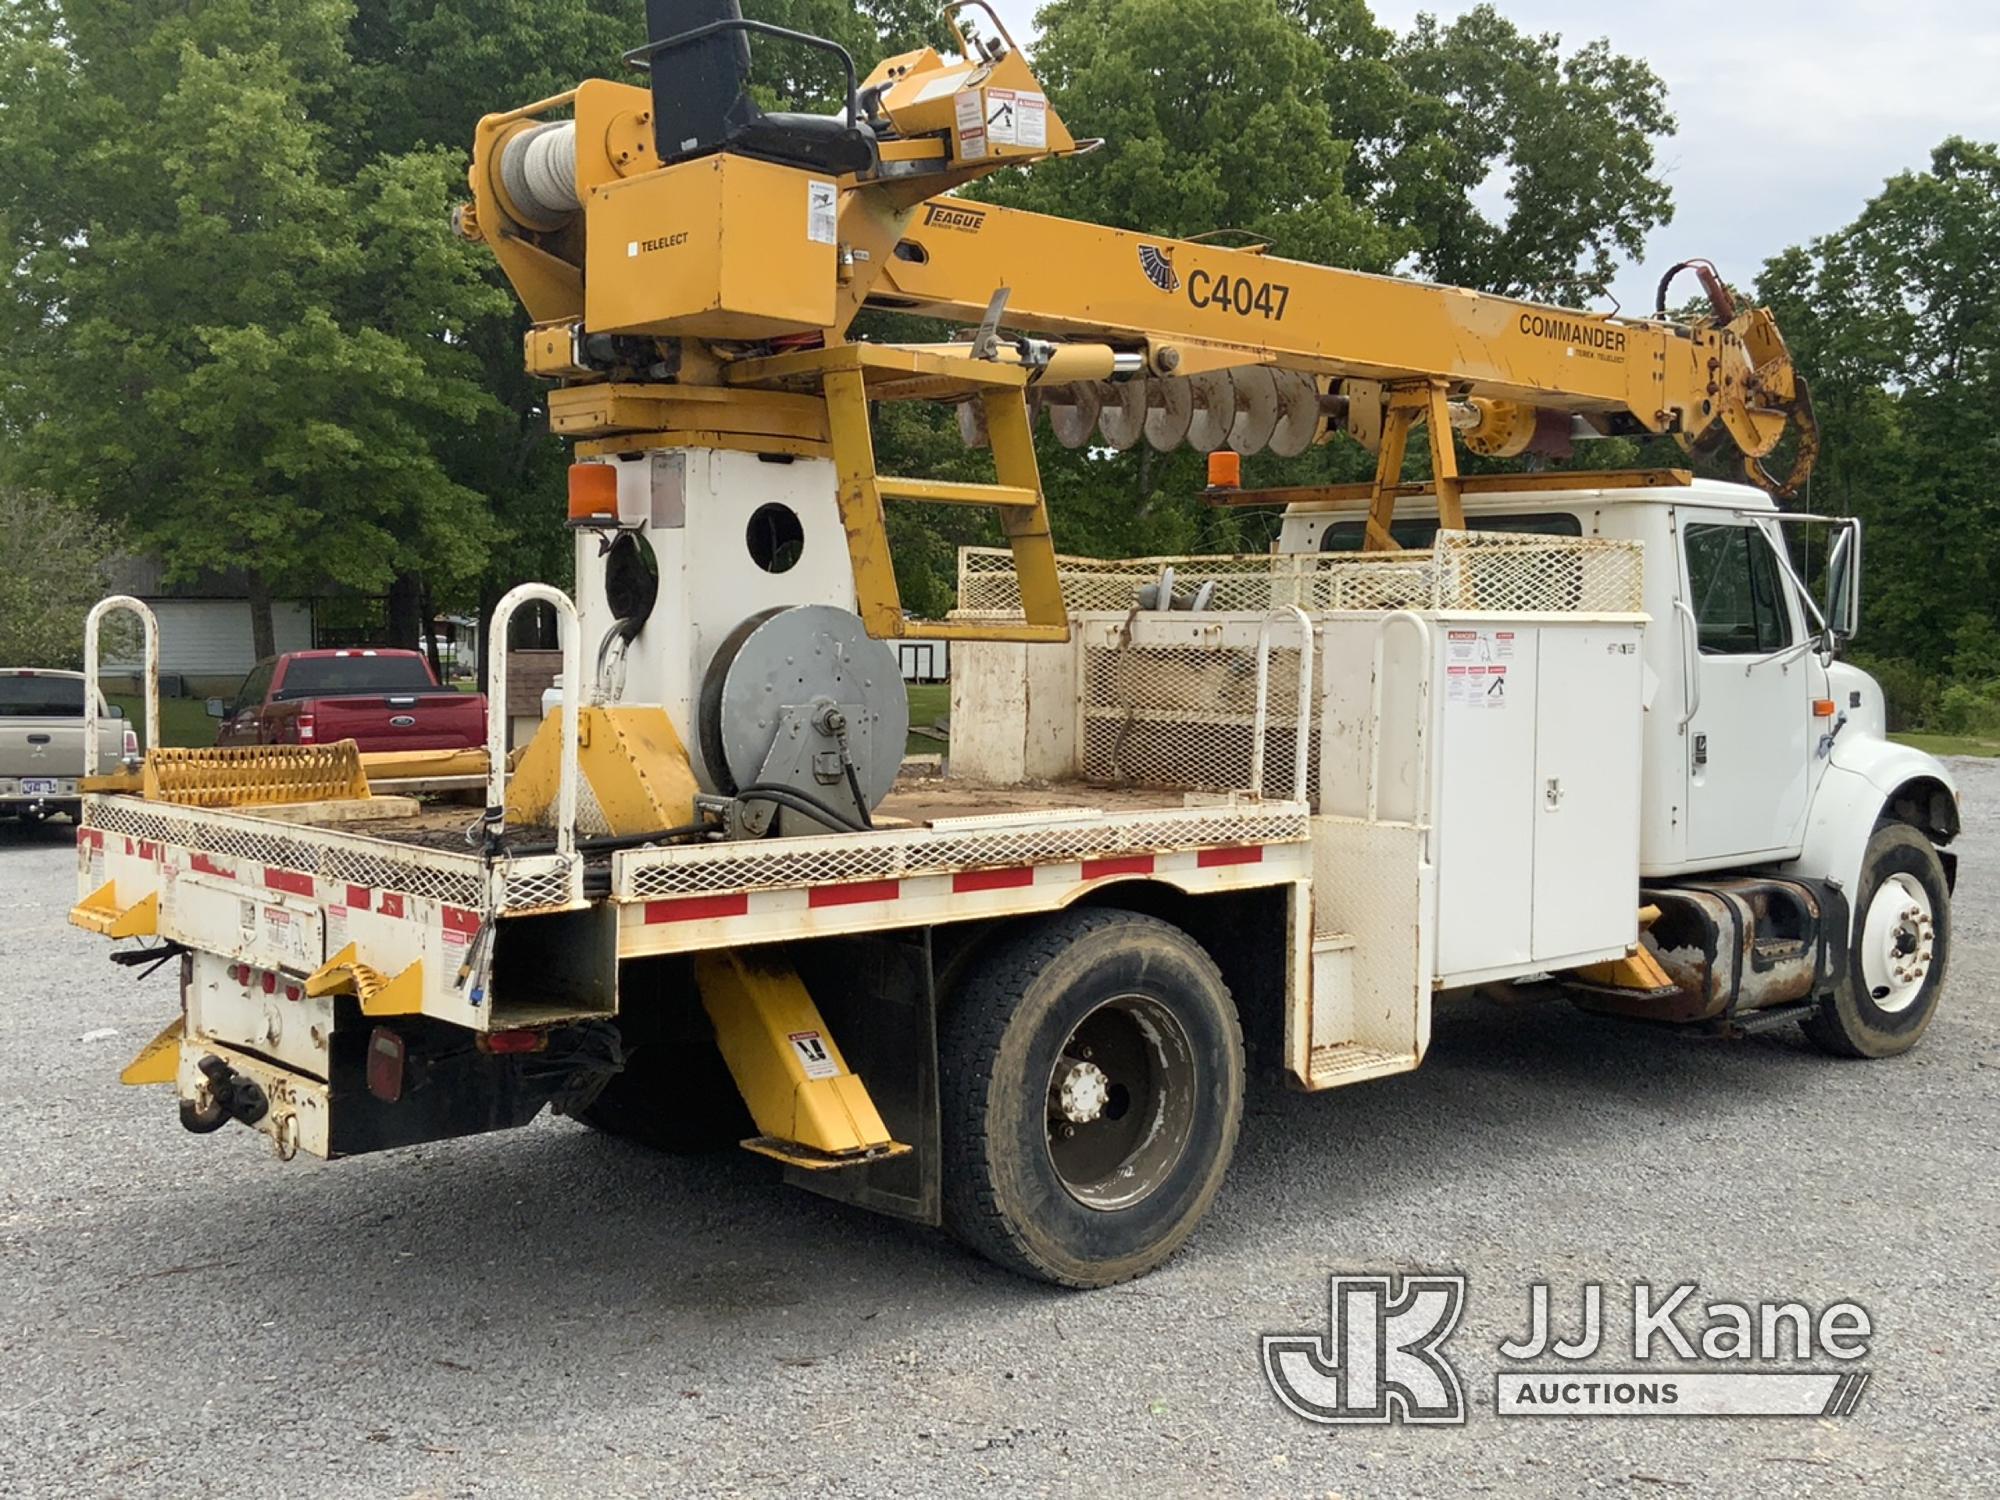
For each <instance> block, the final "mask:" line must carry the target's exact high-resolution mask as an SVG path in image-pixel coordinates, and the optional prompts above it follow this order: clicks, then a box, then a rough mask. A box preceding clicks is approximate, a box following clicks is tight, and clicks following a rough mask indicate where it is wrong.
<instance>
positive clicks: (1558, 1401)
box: [1263, 1273, 1873, 1426]
mask: <svg viewBox="0 0 2000 1500" xmlns="http://www.w3.org/2000/svg"><path fill="white" fill-rule="evenodd" d="M1697 1291H1698V1288H1697V1287H1696V1285H1695V1284H1694V1283H1692V1282H1687V1283H1682V1284H1680V1285H1677V1286H1673V1287H1670V1288H1656V1287H1654V1286H1653V1285H1652V1284H1651V1283H1650V1282H1643V1281H1642V1282H1637V1283H1635V1284H1634V1285H1633V1286H1632V1287H1631V1288H1630V1289H1629V1292H1627V1293H1626V1294H1625V1295H1626V1296H1627V1297H1628V1299H1629V1310H1630V1320H1629V1326H1630V1329H1631V1342H1630V1352H1631V1358H1632V1360H1633V1361H1634V1362H1635V1363H1636V1364H1638V1365H1640V1366H1642V1367H1643V1368H1638V1369H1617V1370H1607V1369H1603V1368H1600V1367H1598V1366H1596V1365H1589V1366H1585V1365H1583V1364H1582V1362H1583V1361H1586V1360H1590V1359H1592V1358H1593V1357H1594V1356H1596V1355H1598V1354H1599V1353H1601V1352H1607V1351H1608V1349H1609V1347H1610V1346H1608V1345H1607V1343H1606V1338H1605V1316H1604V1313H1605V1300H1606V1299H1605V1289H1604V1287H1603V1285H1602V1284H1601V1283H1598V1282H1586V1283H1584V1284H1583V1286H1582V1288H1581V1296H1580V1300H1579V1303H1578V1307H1579V1314H1580V1315H1579V1318H1578V1321H1577V1323H1576V1324H1575V1325H1574V1327H1573V1329H1572V1330H1570V1332H1569V1336H1565V1334H1564V1333H1563V1332H1562V1331H1559V1330H1558V1328H1557V1326H1556V1322H1555V1314H1554V1312H1553V1310H1552V1307H1551V1296H1550V1290H1549V1286H1548V1284H1547V1283H1546V1282H1537V1283H1535V1284H1534V1285H1533V1286H1531V1287H1530V1288H1529V1289H1528V1308H1527V1314H1528V1323H1527V1328H1526V1330H1525V1331H1524V1332H1523V1333H1522V1334H1521V1335H1520V1336H1519V1337H1516V1338H1509V1339H1505V1340H1503V1341H1502V1342H1501V1343H1500V1345H1499V1346H1498V1354H1499V1357H1500V1360H1501V1366H1500V1368H1499V1370H1498V1371H1497V1372H1496V1374H1495V1376H1494V1400H1493V1409H1494V1411H1495V1413H1496V1414H1498V1415H1500V1416H1738V1417H1782V1416H1826V1417H1838V1416H1846V1415H1848V1414H1850V1413H1852V1412H1853V1411H1854V1409H1855V1408H1856V1407H1857V1406H1858V1405H1859V1404H1860V1401H1861V1394H1862V1392H1863V1391H1864V1390H1865V1389H1866V1387H1867V1384H1868V1374H1867V1372H1866V1371H1863V1370H1856V1369H1853V1368H1851V1365H1852V1362H1853V1361H1855V1360H1859V1359H1861V1358H1863V1357H1865V1356H1866V1355H1867V1353H1868V1342H1867V1341H1868V1339H1869V1337H1870V1335H1871V1334H1872V1332H1873V1323H1872V1321H1871V1320H1870V1318H1869V1316H1868V1312H1867V1310H1866V1309H1865V1308H1863V1307H1861V1306H1860V1305H1859V1304H1857V1303H1854V1302H1835V1303H1832V1304H1831V1305H1829V1306H1827V1307H1825V1308H1824V1309H1822V1310H1820V1311H1819V1312H1818V1313H1816V1314H1815V1313H1814V1312H1813V1310H1812V1309H1811V1308H1809V1307H1807V1306H1806V1305H1805V1304H1804V1303H1801V1302H1758V1303H1754V1304H1752V1303H1741V1302H1728V1301H1719V1300H1718V1301H1712V1302H1708V1303H1705V1304H1700V1303H1698V1302H1697ZM1327 1303H1328V1309H1327V1325H1326V1330H1325V1331H1324V1332H1311V1333H1295V1334H1267V1335H1265V1337H1264V1339H1263V1360H1264V1377H1265V1379H1266V1380H1268V1381H1269V1382H1270V1386H1271V1390H1272V1392H1273V1394H1275V1395H1276V1396H1277V1398H1278V1400H1279V1401H1280V1402H1281V1403H1282V1404H1283V1405H1284V1407H1285V1408H1286V1409H1287V1410H1288V1411H1291V1412H1293V1413H1294V1414H1296V1415H1297V1416H1300V1417H1303V1418H1305V1419H1306V1420H1307V1421H1309V1422H1315V1423H1321V1424H1324V1425H1329V1426H1334V1425H1344V1424H1350V1423H1389V1422H1395V1423H1408V1424H1413V1425H1446V1426H1457V1425H1462V1424H1463V1423H1464V1422H1465V1419H1466V1399H1465V1387H1464V1383H1463V1380H1462V1379H1461V1376H1460V1373H1459V1370H1458V1367H1457V1366H1456V1364H1454V1362H1453V1360H1452V1358H1451V1356H1450V1355H1448V1354H1447V1353H1446V1351H1445V1344H1446V1343H1447V1341H1448V1340H1449V1339H1450V1338H1451V1336H1452V1334H1453V1332H1454V1331H1455V1330H1456V1329H1457V1327H1458V1324H1459V1320H1460V1318H1461V1317H1462V1315H1463V1314H1464V1311H1465V1305H1466V1279H1465V1277H1463V1276H1460V1275H1451V1274H1436V1273H1431V1274H1424V1275H1407V1276H1403V1277H1401V1278H1400V1279H1399V1278H1396V1277H1392V1276H1387V1275H1361V1276H1332V1277H1329V1278H1328V1279H1327ZM1822 1358H1824V1359H1828V1360H1833V1361H1837V1362H1839V1365H1838V1366H1837V1367H1835V1368H1824V1367H1822V1368H1817V1369H1811V1368H1808V1369H1801V1368H1799V1366H1800V1365H1801V1364H1804V1363H1808V1362H1817V1361H1819V1360H1820V1359H1822ZM1842 1366H1844V1367H1845V1368H1843V1367H1842Z"/></svg>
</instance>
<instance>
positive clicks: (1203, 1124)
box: [938, 910, 1244, 1287]
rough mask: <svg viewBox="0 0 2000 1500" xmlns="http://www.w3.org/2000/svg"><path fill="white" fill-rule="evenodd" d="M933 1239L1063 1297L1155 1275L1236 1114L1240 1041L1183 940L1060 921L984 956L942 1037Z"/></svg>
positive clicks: (1197, 1205) (1091, 921)
mask: <svg viewBox="0 0 2000 1500" xmlns="http://www.w3.org/2000/svg"><path fill="white" fill-rule="evenodd" d="M938 1052H939V1056H938V1063H939V1085H940V1096H941V1103H942V1134H943V1143H944V1173H943V1176H944V1183H943V1187H944V1217H945V1224H946V1226H947V1227H948V1228H949V1229H950V1230H951V1231H952V1233H953V1234H955V1235H956V1236H957V1237H958V1238H959V1239H960V1240H961V1241H963V1242H964V1243H965V1244H966V1245H967V1246H969V1247H970V1248H971V1249H973V1250H975V1251H977V1252H978V1253H979V1254H981V1255H983V1256H985V1257H986V1258H987V1259H988V1260H990V1261H992V1262H994V1263H995V1264H996V1265H999V1266H1002V1267H1004V1268H1006V1269H1007V1270H1010V1271H1014V1272H1017V1273H1019V1274H1020V1275H1023V1276H1030V1277H1034V1278H1037V1279H1039V1280H1043V1281H1050V1282H1054V1283H1056V1284H1057V1285H1060V1286H1072V1287H1097V1286H1108V1285H1110V1284H1112V1283H1113V1282H1118V1281H1125V1280H1129V1279H1130V1278H1132V1277H1134V1276H1139V1275H1143V1274H1144V1273H1145V1272H1147V1271H1150V1270H1152V1269H1153V1268H1154V1267H1155V1266H1157V1265H1159V1264H1160V1263H1161V1262H1162V1261H1164V1260H1166V1259H1167V1257H1168V1256H1170V1255H1172V1254H1173V1253H1174V1251H1175V1250H1177V1249H1179V1248H1180V1246H1181V1244H1182V1242H1183V1241H1185V1240H1186V1239H1187V1237H1188V1236H1189V1235H1190V1234H1191V1233H1193V1231H1194V1227H1195V1225H1196V1224H1197V1223H1199V1222H1200V1220H1201V1217H1202V1215H1203V1214H1204V1213H1206V1212H1207V1211H1208V1207H1209V1205H1210V1204H1211V1203H1212V1202H1214V1200H1215V1195H1216V1193H1217V1192H1218V1191H1219V1190H1220V1188H1221V1186H1222V1177H1223V1173H1224V1172H1225V1171H1226V1170H1227V1169H1228V1166H1229V1158H1230V1156H1231V1154H1232V1153H1233V1152H1234V1151H1235V1148H1236V1137H1237V1132H1238V1128H1239V1126H1240V1125H1241V1122H1242V1115H1243V1079H1244V1065H1243V1034H1242V1031H1241V1028H1240V1027H1239V1025H1238V1022H1237V1016H1236V1007H1235V1004H1234V1002H1233V1001H1232V1000H1231V998H1230V995H1229V989H1228V987H1227V986H1226V985H1225V984H1224V983H1223V980H1222V975H1221V972H1220V971H1219V970H1218V969H1217V968H1216V966H1215V963H1214V961H1213V960H1211V959H1210V958H1209V956H1208V954H1207V953H1206V952H1204V951H1203V950H1202V948H1201V946H1200V945H1199V944H1197V943H1196V942H1195V941H1194V939H1192V938H1191V937H1189V936H1188V935H1187V934H1186V933H1184V932H1182V931H1181V930H1180V929H1179V928H1176V927H1172V926H1169V925H1168V924H1167V923H1165V922H1161V921H1157V920H1155V919H1154V918H1151V917H1146V916H1140V915H1137V914H1134V913H1131V912H1122V911H1103V910H1084V911H1068V912H1063V913H1061V914H1059V915H1057V916H1054V917H1051V918H1048V919H1045V920H1039V921H1035V922H1033V923H1031V924H1028V925H1025V926H1024V927H1023V928H1022V929H1021V931H1020V932H1019V933H1018V934H1016V935H1014V936H1012V937H1011V938H1009V939H1005V940H1003V941H1001V942H1000V943H999V944H997V945H996V946H995V947H994V948H993V949H992V950H990V951H989V952H987V953H986V954H985V955H984V956H983V957H982V960H981V962H980V964H979V968H978V972H977V973H975V974H974V975H973V976H972V977H971V978H970V979H969V980H968V981H967V982H966V983H965V985H964V986H963V988H962V989H961V991H960V992H959V994H958V995H957V996H956V998H955V1000H954V1001H953V1003H952V1004H951V1005H950V1007H949V1008H948V1009H947V1011H946V1013H945V1015H944V1017H943V1018H942V1023H941V1025H940V1028H939V1037H938Z"/></svg>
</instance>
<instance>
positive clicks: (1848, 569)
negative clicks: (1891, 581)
mask: <svg viewBox="0 0 2000 1500" xmlns="http://www.w3.org/2000/svg"><path fill="white" fill-rule="evenodd" d="M1820 614H1821V615H1823V616H1824V617H1825V619H1826V628H1827V632H1828V634H1830V635H1831V636H1832V637H1833V640H1834V643H1835V644H1836V645H1844V644H1846V643H1847V642H1848V641H1851V640H1853V639H1854V636H1855V632H1856V631H1858V630H1859V629H1860V628H1861V523H1860V522H1859V521H1853V520H1849V521H1843V522H1842V523H1841V525H1840V532H1839V534H1838V535H1837V536H1835V537H1834V539H1833V546H1832V548H1831V549H1830V550H1829V551H1828V553H1827V558H1826V595H1825V598H1824V600H1823V601H1822V603H1821V606H1820Z"/></svg>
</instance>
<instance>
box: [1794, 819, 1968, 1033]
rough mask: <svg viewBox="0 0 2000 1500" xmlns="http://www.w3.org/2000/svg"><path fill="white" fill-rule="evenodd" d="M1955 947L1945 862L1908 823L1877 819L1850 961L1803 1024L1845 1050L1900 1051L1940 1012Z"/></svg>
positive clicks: (1858, 895) (1858, 897)
mask: <svg viewBox="0 0 2000 1500" xmlns="http://www.w3.org/2000/svg"><path fill="white" fill-rule="evenodd" d="M1950 951H1951V891H1950V888H1949V887H1948V886H1947V885H1946V883H1945V878H1944V862H1943V861H1942V860H1940V859H1939V858H1938V852H1937V849H1936V848H1935V847H1934V846H1933V845H1932V843H1931V841H1930V840H1929V839H1928V838H1927V837H1925V836H1924V834H1923V832H1922V831H1921V830H1919V829H1916V828H1913V827H1911V826H1910V825H1909V824H1908V823H1900V822H1883V823H1879V824H1877V825H1876V828H1875V832H1874V834H1873V836H1871V837H1870V838H1869V840H1868V850H1867V853H1866V854H1865V855H1863V857H1862V860H1861V879H1860V881H1859V882H1858V883H1857V885H1856V888H1855V904H1854V931H1853V934H1852V936H1851V937H1850V938H1849V940H1848V951H1847V963H1846V966H1845V970H1844V972H1843V973H1842V974H1841V977H1840V982H1839V983H1838V984H1837V985H1836V986H1835V987H1834V991H1833V993H1832V994H1831V995H1829V996H1827V997H1826V998H1825V999H1823V1000H1821V1001H1820V1003H1819V1009H1818V1010H1817V1011H1815V1012H1814V1013H1813V1014H1812V1015H1810V1016H1808V1017H1807V1018H1806V1019H1805V1020H1804V1021H1803V1022H1802V1023H1801V1025H1802V1026H1803V1027H1804V1030H1805V1034H1806V1035H1807V1036H1808V1037H1810V1038H1811V1039H1812V1042H1813V1044H1814V1045H1815V1046H1817V1047H1819V1048H1820V1049H1821V1050H1822V1051H1824V1052H1830V1053H1832V1054H1834V1055H1835V1056H1837V1057H1894V1056H1896V1055H1897V1054H1898V1053H1902V1052H1907V1051H1909V1050H1910V1048H1912V1047H1914V1046H1915V1045H1916V1044H1917V1039H1918V1038H1919V1037H1921V1036H1922V1035H1923V1034H1924V1032H1925V1030H1926V1029H1927V1028H1928V1027H1929V1026H1930V1024H1931V1018H1932V1017H1933V1016H1934V1015H1936V1014H1937V1004H1938V997H1939V994H1940V993H1941V992H1942V990H1943V988H1944V978H1945V968H1946V963H1947V960H1948V959H1949V957H1950Z"/></svg>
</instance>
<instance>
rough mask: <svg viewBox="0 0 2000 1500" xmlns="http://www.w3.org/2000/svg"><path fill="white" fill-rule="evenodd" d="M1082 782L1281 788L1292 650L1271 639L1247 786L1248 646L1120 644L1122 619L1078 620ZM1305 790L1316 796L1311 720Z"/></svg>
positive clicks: (1253, 698) (1284, 792)
mask: <svg viewBox="0 0 2000 1500" xmlns="http://www.w3.org/2000/svg"><path fill="white" fill-rule="evenodd" d="M1080 629H1081V634H1082V653H1083V657H1082V666H1083V682H1082V705H1081V708H1082V715H1083V723H1082V732H1083V743H1082V751H1083V775H1084V779H1085V780H1087V781H1102V782H1108V783H1112V784H1115V785H1129V786H1150V787H1163V788H1170V789H1174V790H1180V791H1195V792H1226V791H1231V790H1235V789H1239V788H1245V789H1248V790H1250V791H1252V792H1254V793H1261V794H1262V795H1264V796H1289V795H1290V794H1291V787H1292V765H1293V749H1294V747H1295V745H1296V744H1297V735H1298V731H1299V720H1300V717H1301V705H1300V703H1299V692H1298V666H1299V652H1298V648H1297V647H1295V646H1273V647H1272V649H1271V661H1270V697H1269V702H1268V707H1267V714H1266V720H1265V722H1266V725H1267V739H1266V742H1265V750H1264V785H1262V786H1261V787H1252V786H1250V769H1251V760H1252V756H1253V750H1254V745H1255V738H1256V722H1257V653H1256V649H1255V647H1254V646H1253V645H1250V644H1247V643H1246V644H1242V645H1224V644H1214V645H1188V644H1183V643H1164V644H1157V645H1155V644H1139V643H1133V644H1126V643H1125V641H1124V639H1123V636H1124V630H1123V628H1122V625H1113V624H1111V623H1109V622H1106V621H1097V620H1093V621H1090V622H1086V623H1082V624H1081V626H1080ZM1307 735H1308V739H1307V748H1306V795H1307V798H1308V800H1315V799H1317V797H1318V795H1319V726H1318V725H1317V724H1312V725H1309V726H1308V728H1307Z"/></svg>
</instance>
